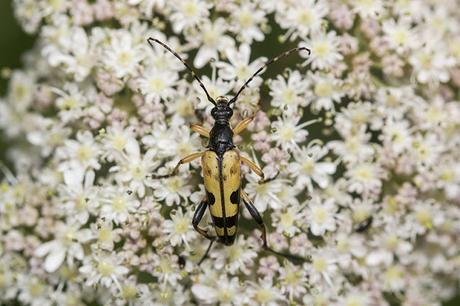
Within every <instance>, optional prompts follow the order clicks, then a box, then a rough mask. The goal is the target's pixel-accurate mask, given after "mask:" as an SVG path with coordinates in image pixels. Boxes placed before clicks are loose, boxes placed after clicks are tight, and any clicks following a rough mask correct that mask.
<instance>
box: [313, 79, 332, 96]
mask: <svg viewBox="0 0 460 306" xmlns="http://www.w3.org/2000/svg"><path fill="white" fill-rule="evenodd" d="M332 92H333V88H332V85H331V84H329V83H327V82H319V83H317V84H316V85H315V94H316V95H317V96H318V97H321V98H324V97H330V96H331V95H332Z"/></svg>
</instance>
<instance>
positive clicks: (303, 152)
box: [288, 142, 336, 192]
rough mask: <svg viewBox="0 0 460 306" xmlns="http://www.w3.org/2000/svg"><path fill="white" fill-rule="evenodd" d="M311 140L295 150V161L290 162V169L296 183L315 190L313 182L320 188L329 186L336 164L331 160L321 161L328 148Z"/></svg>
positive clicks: (309, 189)
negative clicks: (306, 145) (308, 143)
mask: <svg viewBox="0 0 460 306" xmlns="http://www.w3.org/2000/svg"><path fill="white" fill-rule="evenodd" d="M314 143H315V142H311V143H310V145H309V146H308V147H302V148H301V149H300V150H296V151H294V158H295V162H293V163H290V164H289V166H288V171H289V172H291V173H292V174H293V176H294V177H295V178H297V179H296V185H297V186H299V187H307V189H308V191H310V192H311V191H313V188H314V187H313V182H315V183H316V184H318V186H319V187H320V188H325V187H327V185H328V183H329V180H330V175H331V174H334V173H335V170H336V165H335V164H334V163H331V162H324V161H323V162H320V161H319V160H320V159H322V158H323V157H324V156H325V155H326V154H327V153H328V150H327V149H326V148H324V147H320V146H319V145H316V144H314Z"/></svg>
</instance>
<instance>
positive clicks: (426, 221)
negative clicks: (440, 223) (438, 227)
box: [415, 208, 433, 229]
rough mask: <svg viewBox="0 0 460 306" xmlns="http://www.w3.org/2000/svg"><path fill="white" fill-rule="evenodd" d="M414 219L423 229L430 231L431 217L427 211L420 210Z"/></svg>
mask: <svg viewBox="0 0 460 306" xmlns="http://www.w3.org/2000/svg"><path fill="white" fill-rule="evenodd" d="M415 218H416V219H417V221H418V222H419V223H420V224H421V225H423V226H424V227H426V228H428V229H431V228H432V227H433V217H432V215H431V211H430V210H429V209H425V208H424V209H421V210H419V211H418V212H417V214H416V216H415Z"/></svg>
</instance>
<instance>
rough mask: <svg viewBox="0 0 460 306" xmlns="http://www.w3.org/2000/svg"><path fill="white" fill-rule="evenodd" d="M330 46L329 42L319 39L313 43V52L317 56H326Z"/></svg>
mask: <svg viewBox="0 0 460 306" xmlns="http://www.w3.org/2000/svg"><path fill="white" fill-rule="evenodd" d="M331 50H332V48H331V45H330V44H329V42H327V41H320V42H317V43H316V44H315V46H314V47H313V54H315V55H316V56H317V57H322V58H324V57H326V56H327V55H329V53H330V52H331Z"/></svg>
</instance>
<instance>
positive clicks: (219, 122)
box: [208, 97, 234, 155]
mask: <svg viewBox="0 0 460 306" xmlns="http://www.w3.org/2000/svg"><path fill="white" fill-rule="evenodd" d="M211 116H212V117H213V118H214V120H215V123H214V126H213V128H212V129H211V132H210V137H209V145H208V147H209V148H210V149H211V150H213V151H215V152H216V153H217V154H218V155H221V154H223V153H224V152H225V151H227V150H230V149H232V148H234V145H233V131H232V129H231V127H230V123H229V121H230V118H232V116H233V110H232V109H231V108H230V106H229V105H228V99H227V98H225V97H218V98H217V104H216V106H215V107H214V108H213V109H212V110H211Z"/></svg>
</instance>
